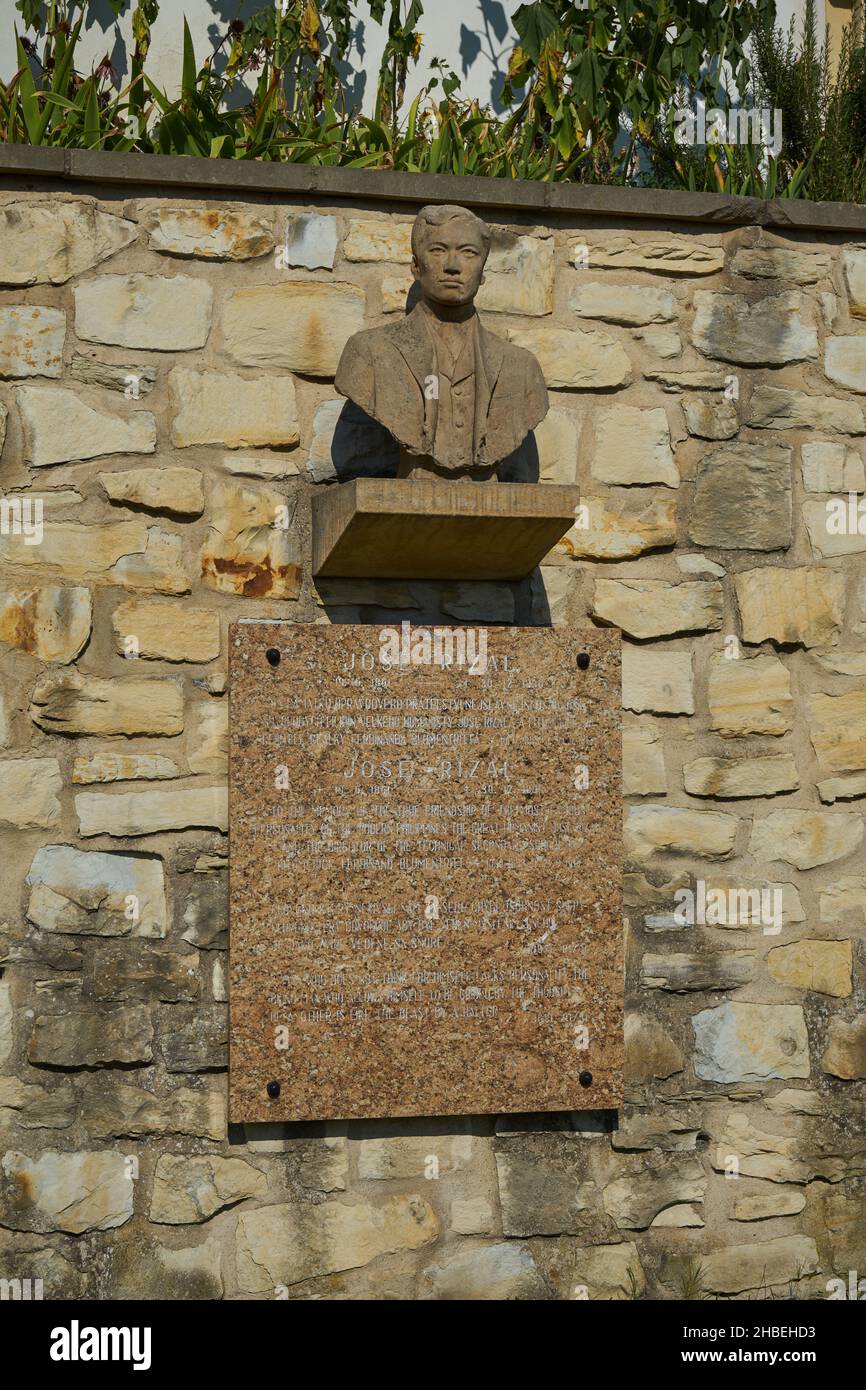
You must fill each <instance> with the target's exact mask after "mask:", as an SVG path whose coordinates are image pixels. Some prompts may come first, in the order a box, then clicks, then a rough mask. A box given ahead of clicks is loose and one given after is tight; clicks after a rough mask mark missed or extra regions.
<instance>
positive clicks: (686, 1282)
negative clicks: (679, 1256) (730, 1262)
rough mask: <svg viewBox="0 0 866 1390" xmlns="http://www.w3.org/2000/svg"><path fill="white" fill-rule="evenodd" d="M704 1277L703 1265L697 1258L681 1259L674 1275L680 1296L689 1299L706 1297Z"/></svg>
mask: <svg viewBox="0 0 866 1390" xmlns="http://www.w3.org/2000/svg"><path fill="white" fill-rule="evenodd" d="M704 1277H705V1271H704V1267H703V1265H702V1264H700V1262H699V1261H698V1260H695V1259H687V1260H683V1262H682V1264H681V1265H680V1268H679V1269H678V1271H677V1276H676V1287H677V1292H678V1293H679V1296H680V1298H682V1299H689V1300H691V1301H695V1300H701V1299H704V1298H706V1292H707V1291H706V1289H705V1287H704Z"/></svg>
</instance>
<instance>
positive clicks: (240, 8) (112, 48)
mask: <svg viewBox="0 0 866 1390" xmlns="http://www.w3.org/2000/svg"><path fill="white" fill-rule="evenodd" d="M205 3H206V5H207V8H208V9H209V10H210V11H211V13H212V15H213V19H211V20H206V19H205V18H204V16H203V15H202V14H201V13H200V11H201V9H202V8H203V4H202V0H171V3H170V4H169V3H167V0H163V5H162V10H161V13H160V15H159V16H158V17H157V20H156V22H155V24H154V33H155V35H159V36H160V40H162V39H164V35H163V31H162V27H161V21H162V22H163V23H170V25H171V27H172V31H173V43H172V49H173V50H176V52H177V59H178V61H177V64H172V65H171V71H170V73H169V74H168V78H169V82H170V83H171V82H173V81H174V80H175V77H176V75H177V74H179V71H180V67H179V63H180V51H181V50H180V45H181V34H182V27H183V26H182V23H181V17H182V16H183V15H184V14H186V16H187V18H188V20H189V24H190V30H191V32H192V37H193V43H194V46H195V51H196V56H197V58H198V60H199V62H201V61H202V60H203V59H204V58H205V57H206V56H207V53H208V52H213V51H214V50H216V49H217V48H218V47H219V46H220V45H221V44H222V43H223V41H224V39H225V36H226V31H227V29H228V26H229V24H230V23H231V21H232V20H238V19H239V20H242V21H243V22H244V23H247V22H248V21H249V20H250V19H251V18H252V17H253V15H255V14H257V13H259V12H261V11H262V10H263V9H266V8H267V7H268V0H205ZM271 3H272V4H278V3H279V0H271ZM441 6H442V0H425V9H426V12H427V13H428V14H430V13H432V12H433V10H434V8H435V9H436V10H439V9H440V7H441ZM469 8H470V7H469V6H468V5H466V4H465V0H464V3H461V0H452V9H453V22H452V27H453V35H454V39H452V41H451V42H452V43H453V42H454V40H456V37H457V34H458V32H459V48H458V50H457V51H456V52H455V51H454V49H453V48H452V50H451V53H450V54H449V53H447V52H446V53H445V54H439V53H434V51H433V44H435V42H436V40H433V41H431V40H429V38H427V42H426V47H425V52H424V58H427V59H428V60H429V59H430V58H433V57H438V56H444V57H445V59H446V61H448V60H449V59H450V58H452V57H453V59H454V63H455V66H456V64H457V63H458V62H459V69H460V73H461V75H462V76H463V77H464V78H467V77H469V76H470V74H471V73H472V72H473V70H474V69H475V67H476V64H478V63H479V62H480V63H481V66H482V68H483V67H485V66H486V67H487V68H488V69H489V72H490V76H489V88H490V95H489V102H490V105H491V107H492V109H493V110H494V111H495V112H496V113H497V114H500V115H501V114H502V112H503V111H504V110H505V109H506V108H505V107H503V105H502V103H501V101H500V99H499V96H500V92H501V90H502V84H503V82H504V80H505V76H506V71H507V66H508V58H509V56H510V53H511V50H512V47H513V44H514V34H513V32H512V30H511V26H510V22H509V17H508V14H507V12H506V10H505V7H504V6H503V4H502V3H501V0H477V21H476V24H475V26H474V27H473V26H471V25H470V24H468V23H466V20H465V16H466V12H467V9H469ZM512 8H514V7H513V6H512ZM471 17H472V16H471V15H470V19H471ZM375 28H376V30H377V31H378V30H379V28H380V26H375ZM421 28H422V31H423V29H424V18H423V17H422V20H421ZM174 31H176V33H175V32H174ZM369 31H370V24H369V20H368V19H367V18H364V17H359V18H357V19H356V20H355V23H354V26H353V29H352V38H351V43H350V45H349V48H348V50H347V51H346V52H344V53H337V52H332V54H331V56H332V58H333V59H334V65H335V67H336V70H337V73H338V75H339V78H340V81H341V83H342V84H343V89H344V92H345V99H346V104H347V106H349V107H354V108H355V109H357V110H366V109H367V99H368V96H370V97H371V95H372V92H373V89H374V88H375V84H376V75H377V72H378V64H379V58H378V56H375V57H374V58H373V62H374V65H375V71H371V72H368V71H367V70H366V64H367V62H368V60H370V59H371V57H372V56H373V55H372V54H371V49H376V50H378V47H379V46H380V44H381V42H383V41H384V37H385V36H386V30H385V29H384V28H383V29H382V30H381V37H380V39H379V43H378V44H377V42H376V41H375V40H373V41H372V42H371V36H370V32H369ZM84 33H85V34H88V35H89V36H90V37H91V40H92V42H95V41H96V40H97V36H98V35H99V34H101V35H103V36H104V47H103V48H102V49H101V51H100V52H99V53H98V55H97V56H96V57H95V58H94V61H95V62H98V61H99V59H100V58H101V57H102V56H103V53H105V54H107V56H108V58H109V60H110V62H111V66H112V68H113V70H114V72H115V74H116V76H117V78H118V79H119V80H121V81H124V82H125V81H128V80H129V76H130V69H131V54H132V47H133V41H132V38H131V36H130V11H129V10H127V11H125V12H124V14H123V15H122V16H121V18H120V19H118V18H117V17H116V16H115V14H114V11H113V10H112V8H111V4H110V3H109V0H90V4H89V5H88V6H87V11H86V16H85V21H84ZM205 36H206V38H207V48H205V44H204V38H205ZM426 37H427V36H425V38H426ZM437 37H438V38H440V39H441V35H440V36H437ZM160 47H161V43H160ZM155 48H156V45H155ZM424 58H422V61H421V63H420V64H419V68H418V71H419V74H420V75H421V76H422V77H423V78H424V80H426V75H427V74H426V71H425V68H426V64H425V62H424ZM227 59H228V51H227V46H226V47H225V48H223V50H222V51H221V52H220V54H219V55H218V57H217V58H216V59H215V61H214V71H215V72H217V73H220V74H221V73H223V72H224V71H225V67H226V62H227ZM175 68H176V72H175ZM164 79H165V75H164ZM250 79H251V80H247V81H243V80H239V81H238V82H237V84H236V87H235V92H234V95H233V99H232V102H231V105H232V106H242V105H243V104H244V103H245V102H246V101H248V100H249V99H250V98H251V97H252V95H253V88H254V85H255V74H254V73H252V74H251V75H250ZM157 80H159V78H158V74H157ZM289 95H290V96H291V93H289Z"/></svg>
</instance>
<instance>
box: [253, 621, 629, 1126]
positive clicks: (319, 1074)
mask: <svg viewBox="0 0 866 1390" xmlns="http://www.w3.org/2000/svg"><path fill="white" fill-rule="evenodd" d="M230 649H231V763H230V767H231V771H230V874H229V878H230V895H231V963H230V973H231V988H230V1007H231V1033H230V1118H231V1120H232V1121H235V1122H244V1121H246V1122H257V1121H276V1120H324V1119H352V1118H377V1117H378V1118H385V1117H398V1116H409V1115H455V1114H490V1113H498V1112H509V1111H510V1112H514V1111H548V1110H575V1109H611V1108H615V1107H617V1106H619V1105H620V1103H621V1100H622V1060H623V966H622V898H621V877H622V870H621V866H622V813H621V787H620V775H621V773H620V761H621V758H620V638H619V634H618V633H614V632H608V631H597V630H595V629H589V630H586V631H584V630H577V629H571V630H569V629H549V628H545V629H538V628H530V629H526V628H486V629H485V628H454V629H451V628H439V627H433V628H429V627H420V626H414V625H413V626H412V627H410V626H409V624H406V623H404V624H401V625H398V626H396V627H379V626H377V625H375V624H372V625H369V626H300V625H296V624H289V623H267V622H263V623H256V622H253V623H238V624H234V625H232V628H231V641H230Z"/></svg>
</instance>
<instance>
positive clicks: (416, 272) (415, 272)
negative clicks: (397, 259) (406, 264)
mask: <svg viewBox="0 0 866 1390" xmlns="http://www.w3.org/2000/svg"><path fill="white" fill-rule="evenodd" d="M412 279H413V280H420V279H421V267H420V266H419V264H418V258H417V256H416V255H415V253H414V252H413V253H412Z"/></svg>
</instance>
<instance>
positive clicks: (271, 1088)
mask: <svg viewBox="0 0 866 1390" xmlns="http://www.w3.org/2000/svg"><path fill="white" fill-rule="evenodd" d="M267 1091H268V1095H269V1096H270V1098H271V1100H276V1099H277V1097H278V1095H279V1094H280V1083H279V1081H269V1082H268V1085H267Z"/></svg>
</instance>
